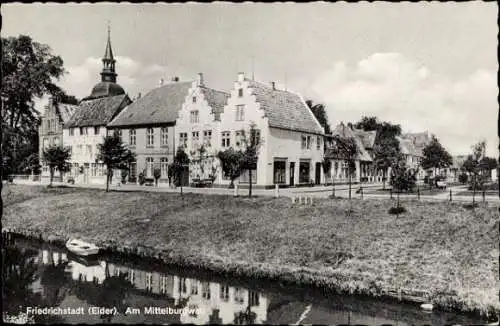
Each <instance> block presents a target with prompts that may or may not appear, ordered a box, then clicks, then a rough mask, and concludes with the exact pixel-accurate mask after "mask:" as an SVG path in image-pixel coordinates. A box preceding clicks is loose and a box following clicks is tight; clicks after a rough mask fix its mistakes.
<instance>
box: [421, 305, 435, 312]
mask: <svg viewBox="0 0 500 326" xmlns="http://www.w3.org/2000/svg"><path fill="white" fill-rule="evenodd" d="M420 308H422V309H423V310H426V311H431V310H432V309H433V308H434V305H433V304H432V303H423V304H421V305H420Z"/></svg>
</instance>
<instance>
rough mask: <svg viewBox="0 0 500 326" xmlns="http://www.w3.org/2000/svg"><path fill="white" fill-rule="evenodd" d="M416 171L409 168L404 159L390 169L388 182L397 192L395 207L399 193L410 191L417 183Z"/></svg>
mask: <svg viewBox="0 0 500 326" xmlns="http://www.w3.org/2000/svg"><path fill="white" fill-rule="evenodd" d="M417 172H418V171H412V170H411V169H409V168H408V167H407V166H406V164H405V162H404V160H399V161H398V162H397V164H395V165H394V166H393V169H392V171H391V174H392V176H391V180H390V184H391V187H392V188H393V189H395V190H396V192H397V207H398V208H399V194H400V193H401V192H403V191H404V192H411V191H412V190H413V188H415V185H416V184H417Z"/></svg>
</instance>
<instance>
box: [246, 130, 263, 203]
mask: <svg viewBox="0 0 500 326" xmlns="http://www.w3.org/2000/svg"><path fill="white" fill-rule="evenodd" d="M242 134H243V138H242V145H243V151H242V153H243V156H242V161H241V168H242V170H248V197H252V170H253V169H255V168H257V161H258V159H259V149H260V146H262V144H263V140H262V138H261V137H260V131H259V130H258V129H257V128H256V125H255V124H254V123H252V124H251V125H250V130H249V132H248V135H249V137H247V136H246V135H247V133H246V132H245V131H243V133H242Z"/></svg>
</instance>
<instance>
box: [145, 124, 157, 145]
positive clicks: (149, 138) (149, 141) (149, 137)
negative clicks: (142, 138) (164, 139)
mask: <svg viewBox="0 0 500 326" xmlns="http://www.w3.org/2000/svg"><path fill="white" fill-rule="evenodd" d="M154 145H155V139H154V129H153V128H148V129H147V130H146V147H153V146H154Z"/></svg>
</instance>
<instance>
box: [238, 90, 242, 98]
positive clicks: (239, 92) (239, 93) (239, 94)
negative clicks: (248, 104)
mask: <svg viewBox="0 0 500 326" xmlns="http://www.w3.org/2000/svg"><path fill="white" fill-rule="evenodd" d="M238 97H243V88H240V89H238Z"/></svg>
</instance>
